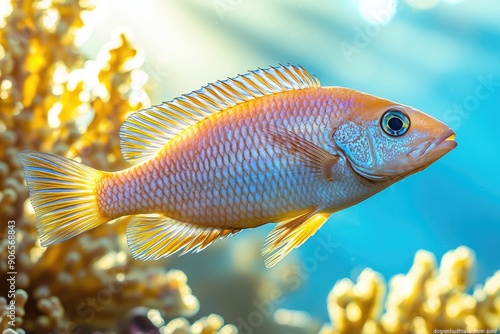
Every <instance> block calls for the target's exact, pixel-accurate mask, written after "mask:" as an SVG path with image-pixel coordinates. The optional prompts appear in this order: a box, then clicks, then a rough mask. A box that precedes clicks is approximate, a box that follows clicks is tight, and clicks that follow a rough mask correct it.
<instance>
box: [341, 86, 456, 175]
mask: <svg viewBox="0 0 500 334" xmlns="http://www.w3.org/2000/svg"><path fill="white" fill-rule="evenodd" d="M352 94H358V95H359V96H358V97H357V98H356V99H354V100H356V101H358V102H356V103H351V104H350V106H349V110H348V112H347V114H348V116H347V117H345V118H343V119H342V120H340V121H338V122H337V124H336V125H335V126H334V127H333V129H334V130H333V134H332V139H333V141H334V146H336V147H337V149H339V150H340V151H341V154H342V155H344V156H345V158H346V159H347V160H348V161H349V163H350V165H351V167H352V168H353V170H354V171H355V172H356V173H357V174H359V175H361V176H363V177H365V178H367V179H370V180H374V181H390V180H394V181H397V180H398V179H401V178H403V177H406V176H408V175H410V174H412V173H415V172H418V171H420V170H423V169H424V168H426V167H427V166H429V165H430V164H432V163H433V162H434V161H436V160H438V159H439V158H441V157H442V156H443V155H445V154H446V153H448V152H450V151H451V150H453V149H454V148H455V147H456V146H457V142H456V141H455V140H454V138H455V133H454V132H453V130H452V129H450V128H449V127H448V126H447V125H446V124H444V123H442V122H440V121H438V120H437V119H435V118H433V117H431V116H429V115H427V114H425V113H423V112H422V111H419V110H417V109H415V108H412V107H409V106H405V105H401V104H397V103H394V102H392V101H388V100H384V99H379V98H377V97H374V96H371V95H367V94H363V93H359V92H353V93H352Z"/></svg>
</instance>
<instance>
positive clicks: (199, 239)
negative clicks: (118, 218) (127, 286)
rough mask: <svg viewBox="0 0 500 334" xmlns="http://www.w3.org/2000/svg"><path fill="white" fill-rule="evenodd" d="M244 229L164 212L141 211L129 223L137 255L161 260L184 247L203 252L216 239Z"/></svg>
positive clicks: (129, 236)
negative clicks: (181, 219) (177, 217)
mask: <svg viewBox="0 0 500 334" xmlns="http://www.w3.org/2000/svg"><path fill="white" fill-rule="evenodd" d="M239 231H241V229H237V228H217V227H205V226H197V225H193V224H189V223H184V222H179V221H177V220H175V219H171V218H168V217H165V216H162V215H137V216H135V217H134V218H132V220H131V221H130V223H129V224H128V226H127V242H128V246H129V248H130V252H131V253H132V255H133V257H134V258H136V259H140V260H157V259H160V258H162V257H167V256H170V255H172V254H174V253H176V252H178V251H180V250H182V253H181V255H183V254H186V253H189V252H191V251H193V252H199V251H202V250H203V249H205V248H206V247H207V246H208V245H210V244H212V243H213V242H215V241H217V240H219V239H222V238H225V237H226V236H228V235H232V234H236V233H238V232H239Z"/></svg>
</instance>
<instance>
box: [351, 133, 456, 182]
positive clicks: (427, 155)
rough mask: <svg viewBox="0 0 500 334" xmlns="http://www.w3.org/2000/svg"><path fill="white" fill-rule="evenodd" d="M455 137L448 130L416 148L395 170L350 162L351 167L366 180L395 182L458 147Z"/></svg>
mask: <svg viewBox="0 0 500 334" xmlns="http://www.w3.org/2000/svg"><path fill="white" fill-rule="evenodd" d="M455 136H456V135H455V132H454V131H453V130H452V129H448V130H446V131H444V132H443V133H442V134H440V135H439V136H437V137H435V138H432V139H430V140H427V141H425V142H423V143H421V144H419V145H417V146H415V147H414V148H413V149H412V150H411V151H410V152H409V153H408V154H407V159H406V161H405V162H404V163H402V161H399V163H398V166H394V168H385V169H384V170H376V169H373V168H364V167H361V166H356V165H355V164H354V163H352V161H350V165H351V167H352V168H353V169H354V170H355V171H356V172H357V173H358V174H359V175H361V176H363V177H364V178H366V179H369V180H372V181H390V182H395V181H397V180H400V179H403V178H405V177H406V176H408V175H410V174H413V173H416V172H419V171H421V170H423V169H425V168H427V167H428V166H430V165H431V164H432V163H434V162H435V161H436V160H438V159H439V158H441V157H442V156H443V155H445V154H446V153H448V152H450V151H451V150H453V149H454V148H455V147H457V145H458V143H457V142H456V141H455ZM403 160H405V159H403Z"/></svg>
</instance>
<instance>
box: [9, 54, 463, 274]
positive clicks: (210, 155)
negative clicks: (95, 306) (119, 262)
mask: <svg viewBox="0 0 500 334" xmlns="http://www.w3.org/2000/svg"><path fill="white" fill-rule="evenodd" d="M119 137H120V149H121V152H122V155H123V157H124V159H125V160H127V161H128V162H130V163H132V164H133V165H132V166H131V167H129V168H126V169H124V170H120V171H116V172H107V171H99V170H96V169H93V168H91V167H89V166H86V165H84V164H81V163H79V162H76V161H74V160H71V159H68V158H65V157H62V156H56V155H52V154H49V153H42V152H34V151H22V152H20V153H19V154H18V159H19V161H20V163H21V164H22V166H23V169H24V174H25V179H26V184H27V187H28V190H29V194H30V200H31V203H32V206H33V208H34V211H35V215H36V228H37V231H38V234H39V237H40V242H41V245H42V246H44V247H47V246H50V245H53V244H56V243H59V242H62V241H64V240H67V239H70V238H73V237H75V236H77V235H79V234H81V233H84V232H86V231H89V230H91V229H93V228H96V227H98V226H99V225H101V224H105V223H108V222H110V221H112V220H115V219H117V218H120V217H124V216H131V217H130V221H129V222H128V225H127V229H126V238H127V243H128V246H129V249H130V252H131V254H132V255H133V257H134V258H136V259H141V260H156V259H160V258H163V257H166V256H169V255H171V254H174V253H177V252H179V251H180V252H181V255H182V254H186V253H189V252H199V251H201V250H203V249H205V248H206V247H207V246H208V245H210V244H212V243H214V242H215V241H217V240H219V239H222V238H225V237H227V236H230V235H234V234H236V233H238V232H240V231H242V230H244V229H250V228H255V227H258V226H261V225H264V224H267V223H273V224H275V226H274V228H273V229H272V230H271V231H270V233H269V234H268V235H267V237H266V240H265V242H264V246H263V250H262V255H263V257H264V263H265V266H266V267H268V268H269V267H272V266H274V265H276V264H277V263H278V262H280V261H281V260H282V259H283V258H284V257H285V256H286V255H287V254H289V253H290V252H291V251H292V250H293V249H295V248H297V247H299V246H300V245H302V244H303V243H304V242H305V241H306V240H307V239H309V238H310V237H311V236H312V235H314V234H315V233H316V231H317V230H318V229H319V228H320V227H321V226H322V225H323V224H324V223H325V222H326V221H327V220H328V218H329V217H330V216H331V215H332V214H333V213H335V212H337V211H340V210H342V209H345V208H347V207H350V206H352V205H355V204H357V203H359V202H361V201H363V200H365V199H367V198H369V197H371V196H373V195H375V194H376V193H378V192H380V191H381V190H383V189H384V188H387V187H388V186H390V185H391V184H393V183H395V182H397V181H399V180H401V179H403V178H405V177H407V176H409V175H411V174H413V173H416V172H418V171H421V170H423V169H425V168H426V167H428V166H429V165H431V164H432V163H433V162H435V161H436V160H438V159H440V158H441V157H442V156H444V155H445V154H447V153H448V152H450V151H451V150H453V149H454V148H455V147H456V146H457V142H456V141H455V132H454V131H453V130H452V129H450V128H449V127H448V126H447V125H446V124H444V123H442V122H440V121H438V120H437V119H435V118H433V117H431V116H429V115H427V114H425V113H424V112H422V111H419V110H417V109H415V108H413V107H410V106H407V105H403V104H399V103H395V102H392V101H389V100H387V99H383V98H380V97H376V96H373V95H370V94H366V93H362V92H360V91H357V90H354V89H350V88H344V87H337V86H330V87H328V86H321V84H320V82H319V80H318V78H317V77H315V76H313V75H310V74H309V73H308V72H307V71H306V70H305V69H304V68H303V67H301V66H296V65H291V64H288V65H279V66H275V67H269V68H264V69H262V68H259V69H257V70H253V71H249V72H247V73H245V74H242V75H238V76H236V77H233V78H228V79H225V80H222V81H220V80H219V81H217V82H214V83H212V84H208V85H206V86H204V87H202V88H200V89H198V90H196V91H193V92H192V93H189V94H185V95H181V96H180V97H177V98H175V99H173V100H171V101H169V102H164V103H162V104H159V105H154V106H152V107H150V108H147V109H143V110H140V111H137V112H135V113H132V114H131V115H130V116H129V117H128V118H127V119H126V120H125V122H124V123H123V124H122V126H121V128H120V131H119Z"/></svg>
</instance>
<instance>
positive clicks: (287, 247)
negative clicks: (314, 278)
mask: <svg viewBox="0 0 500 334" xmlns="http://www.w3.org/2000/svg"><path fill="white" fill-rule="evenodd" d="M329 216H330V215H329V214H325V213H321V212H319V211H317V210H315V211H311V212H308V213H305V214H302V215H300V216H297V217H295V218H292V219H290V220H286V221H284V222H281V223H278V224H277V225H276V226H275V227H274V229H273V230H272V231H271V232H269V234H268V235H267V237H266V241H265V243H264V248H263V250H262V255H263V256H264V263H265V265H266V267H267V268H270V267H272V266H274V265H275V264H277V263H278V262H280V261H281V260H282V259H283V258H284V257H285V256H286V255H287V254H288V253H290V252H291V251H292V250H293V249H295V248H297V247H299V246H300V245H302V244H303V243H304V242H305V241H306V240H307V239H309V237H311V236H313V235H314V233H316V231H317V230H318V229H319V228H320V227H321V226H322V225H323V224H324V223H325V221H326V220H327V219H328V217H329Z"/></svg>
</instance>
